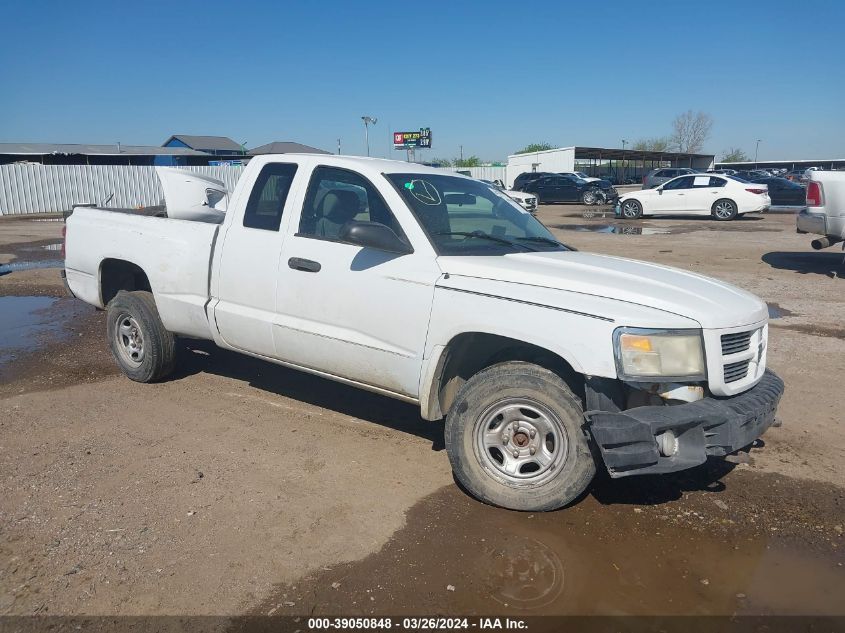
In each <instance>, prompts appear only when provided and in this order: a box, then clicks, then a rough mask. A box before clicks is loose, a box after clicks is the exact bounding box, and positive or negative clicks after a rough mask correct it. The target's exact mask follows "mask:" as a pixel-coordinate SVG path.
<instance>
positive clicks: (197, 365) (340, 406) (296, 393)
mask: <svg viewBox="0 0 845 633" xmlns="http://www.w3.org/2000/svg"><path fill="white" fill-rule="evenodd" d="M178 353H179V361H178V363H177V365H176V371H175V372H174V373H173V374H172V375H171V377H170V380H180V379H182V378H185V377H187V376H192V375H194V374H198V373H202V372H205V373H209V374H214V375H217V376H225V377H226V378H233V379H235V380H241V381H244V382H246V383H248V384H249V385H250V386H251V387H255V388H256V389H261V390H262V391H267V392H268V393H274V394H276V395H279V396H283V397H285V398H291V399H293V400H298V401H300V402H305V403H307V404H311V405H314V406H317V407H321V408H323V409H329V410H331V411H335V412H336V413H340V414H342V415H348V416H351V417H355V418H359V419H361V420H366V421H367V422H372V423H374V424H380V425H382V426H386V427H389V428H391V429H395V430H397V431H401V432H402V433H409V434H412V435H416V436H418V437H421V438H423V439H426V440H428V441H430V442H431V450H433V451H441V450H443V449H444V448H445V443H444V440H443V422H442V421H441V422H429V421H427V420H423V419H422V418H421V417H420V413H419V407H417V406H415V405H412V404H408V403H405V402H401V401H399V400H394V399H393V398H388V397H386V396H381V395H378V394H375V393H370V392H368V391H364V390H361V389H358V388H356V387H350V386H347V385H343V384H341V383H338V382H334V381H332V380H328V379H326V378H320V377H319V376H314V375H312V374H307V373H305V372H301V371H297V370H294V369H288V368H287V367H282V366H281V365H276V364H274V363H270V362H268V361H264V360H261V359H260V358H253V357H251V356H246V355H244V354H238V353H235V352H230V351H228V350H224V349H220V348H219V347H217V346H216V345H215V344H214V343H212V342H211V341H199V340H189V339H180V340H179V342H178Z"/></svg>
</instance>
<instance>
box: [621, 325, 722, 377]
mask: <svg viewBox="0 0 845 633" xmlns="http://www.w3.org/2000/svg"><path fill="white" fill-rule="evenodd" d="M613 344H614V355H615V356H616V370H617V373H618V374H619V378H621V379H622V380H631V381H654V380H655V379H659V380H662V381H667V380H671V381H680V380H685V381H686V380H704V379H705V378H706V375H707V371H706V369H705V365H704V346H703V342H702V338H701V330H647V329H640V328H618V329H617V330H616V331H615V332H614V333H613Z"/></svg>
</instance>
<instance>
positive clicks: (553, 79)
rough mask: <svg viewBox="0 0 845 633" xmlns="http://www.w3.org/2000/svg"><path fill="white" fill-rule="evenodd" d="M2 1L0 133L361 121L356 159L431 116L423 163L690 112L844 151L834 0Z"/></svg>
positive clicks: (233, 132) (37, 138) (638, 133)
mask: <svg viewBox="0 0 845 633" xmlns="http://www.w3.org/2000/svg"><path fill="white" fill-rule="evenodd" d="M4 4H5V6H4V8H3V18H4V19H3V20H2V23H0V80H1V81H2V86H3V89H2V99H0V141H31V142H64V143H80V142H88V143H113V142H116V141H120V142H122V143H124V144H150V145H158V144H161V143H162V142H164V140H165V139H166V138H167V137H168V136H169V135H170V134H172V133H181V134H214V135H223V136H230V137H232V138H233V139H235V140H236V141H238V142H243V141H245V142H246V143H247V146H249V147H254V146H257V145H261V144H263V143H266V142H269V141H273V140H295V141H299V142H302V143H307V144H310V145H315V146H317V147H322V148H324V149H327V150H330V151H336V148H337V139H338V138H340V139H341V146H342V149H343V152H344V153H349V154H362V153H364V133H363V125H362V123H361V119H360V117H361V115H364V114H368V115H372V116H376V117H378V124H377V125H376V126H375V128H374V129H372V133H371V147H372V153H373V155H382V156H383V155H388V153H389V152H390V149H389V147H390V146H389V143H390V132H391V131H393V130H414V129H418V128H419V127H420V126H429V127H431V129H432V137H433V146H434V149H433V150H431V152H430V153H427V154H425V155H426V156H431V157H448V158H452V157H454V156H457V155H458V151H459V149H458V148H459V145H463V151H464V155H465V156H469V155H472V154H475V155H478V156H480V157H481V158H483V159H486V160H494V159H503V158H505V157H506V156H507V154H509V153H512V152H513V151H515V150H517V149H519V148H521V147H523V146H524V145H526V144H528V143H531V142H549V143H552V144H554V145H560V146H565V145H591V146H606V147H619V146H620V143H621V139H623V138H624V139H627V140H629V141H633V140H636V139H638V138H643V137H653V136H659V135H666V134H668V132H669V129H670V125H671V121H672V119H673V118H674V117H675V115H677V114H678V113H680V112H683V111H685V110H688V109H693V110H702V111H705V112H707V113H709V114H710V115H711V116H712V117H713V119H714V121H715V125H714V127H713V131H712V135H711V138H710V139H709V140H708V142H707V144H706V146H705V149H706V150H708V151H711V152H714V153H716V154H717V155H719V154H720V153H722V151H723V150H725V149H727V148H728V147H731V146H738V147H740V148H742V149H744V150H745V151H746V152H747V153H749V154H751V155H752V156H753V153H754V145H755V141H756V139H758V138H759V139H762V142H761V143H760V159H761V160H763V159H776V158H783V159H790V158H841V157H845V70H843V63H845V39H843V37H842V31H841V29H842V24H843V23H845V2H835V1H829V2H825V1H823V0H822V1H819V2H813V3H810V4H805V3H801V2H796V1H795V0H791V1H790V2H780V1H779V0H766V1H765V2H739V1H734V2H725V3H722V2H711V1H709V0H708V1H707V2H702V1H701V0H696V1H694V2H683V1H677V0H676V1H675V2H666V3H660V2H631V1H630V0H629V1H627V2H612V1H603V2H588V1H582V2H578V3H577V4H576V3H563V2H549V3H544V2H539V1H536V0H535V1H534V2H529V3H514V2H507V3H506V2H495V1H489V2H483V3H482V2H478V3H469V2H466V3H461V2H454V1H453V2H437V1H434V2H420V3H412V2H396V1H395V0H393V1H390V2H382V1H381V0H370V1H368V2H366V3H352V2H334V1H332V0H323V1H322V2H231V1H230V2H214V1H208V2H195V1H180V2H158V1H144V2H114V1H109V2H86V1H77V2H64V1H62V2H59V1H56V2H44V1H41V0H27V1H26V2H6V3H4ZM420 154H422V153H420ZM393 155H394V156H395V157H400V156H399V154H398V153H394V154H393Z"/></svg>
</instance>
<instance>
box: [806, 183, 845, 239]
mask: <svg viewBox="0 0 845 633" xmlns="http://www.w3.org/2000/svg"><path fill="white" fill-rule="evenodd" d="M807 175H808V178H809V180H808V181H807V208H806V209H802V210H801V211H800V213H798V217H797V220H796V222H797V224H798V232H799V233H813V234H815V235H820V236H821V237H818V238H816V239H814V240H813V241H812V242H810V244H811V246H812V247H813V248H814V249H816V250H821V249H823V248H827V247H828V246H833V245H834V244H838V243H840V242H842V241H845V171H820V170H815V169H813V170H807Z"/></svg>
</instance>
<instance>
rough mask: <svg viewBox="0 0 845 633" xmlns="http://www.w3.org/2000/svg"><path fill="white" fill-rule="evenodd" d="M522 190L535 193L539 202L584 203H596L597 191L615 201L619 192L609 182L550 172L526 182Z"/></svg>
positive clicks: (610, 200) (608, 200) (608, 199)
mask: <svg viewBox="0 0 845 633" xmlns="http://www.w3.org/2000/svg"><path fill="white" fill-rule="evenodd" d="M520 191H525V192H527V193H533V194H534V195H536V196H537V202H539V203H549V202H581V203H583V204H594V203H595V200H596V192H597V191H601V192H602V193H603V194H604V196H605V197H606V199H607V202H611V203H612V202H614V201H615V200H616V199H617V198H618V197H619V194H618V193H617V192H616V189H614V188H613V187H612V186H611V184H610V183H609V182H607V181H606V180H599V181H594V182H587V181H585V180H581V179H580V178H572V177H570V176H561V175H560V174H549V175H547V176H543V177H541V178H536V179H534V180H532V181H530V182H527V183H525V184H524V185H523V186H522V188H521V189H520Z"/></svg>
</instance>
